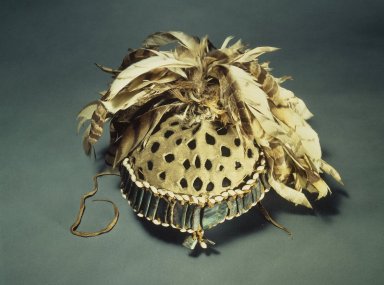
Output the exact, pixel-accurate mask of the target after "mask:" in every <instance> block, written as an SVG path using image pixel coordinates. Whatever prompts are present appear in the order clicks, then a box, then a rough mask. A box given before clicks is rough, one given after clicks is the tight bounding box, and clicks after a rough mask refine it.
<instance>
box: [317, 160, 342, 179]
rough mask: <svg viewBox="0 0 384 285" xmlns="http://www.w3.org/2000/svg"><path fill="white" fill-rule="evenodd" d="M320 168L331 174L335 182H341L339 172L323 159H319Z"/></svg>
mask: <svg viewBox="0 0 384 285" xmlns="http://www.w3.org/2000/svg"><path fill="white" fill-rule="evenodd" d="M321 169H322V170H324V172H325V173H327V174H329V175H331V176H332V177H333V178H334V179H335V180H336V181H337V182H339V183H341V184H343V181H342V180H341V177H340V174H339V172H337V170H336V169H335V168H333V167H332V166H331V165H329V164H328V163H326V162H325V161H324V160H321Z"/></svg>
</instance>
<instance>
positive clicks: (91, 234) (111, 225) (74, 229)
mask: <svg viewBox="0 0 384 285" xmlns="http://www.w3.org/2000/svg"><path fill="white" fill-rule="evenodd" d="M106 175H114V176H120V175H119V174H118V173H116V172H112V171H104V172H101V173H98V174H96V175H95V176H93V189H92V191H90V192H88V193H86V194H84V196H83V197H82V198H81V200H80V211H79V213H78V214H77V217H76V221H75V222H74V223H73V225H72V226H71V233H72V234H74V235H76V236H79V237H95V236H98V235H101V234H104V233H107V232H109V231H111V230H112V229H113V228H114V226H115V225H116V223H117V221H118V219H119V209H118V208H117V207H116V205H115V203H113V202H112V201H109V200H93V201H92V202H98V201H103V202H108V203H111V204H112V206H113V210H114V214H115V216H114V218H113V219H112V221H111V222H110V223H109V224H108V225H107V226H106V227H105V228H103V229H102V230H100V231H96V232H82V231H78V230H77V228H78V227H79V226H80V223H81V219H82V218H83V215H84V211H85V200H87V199H88V198H90V197H93V196H94V195H95V194H96V193H97V190H98V189H99V187H98V183H97V178H99V177H101V176H106Z"/></svg>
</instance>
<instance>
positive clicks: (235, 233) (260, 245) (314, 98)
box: [0, 0, 384, 285]
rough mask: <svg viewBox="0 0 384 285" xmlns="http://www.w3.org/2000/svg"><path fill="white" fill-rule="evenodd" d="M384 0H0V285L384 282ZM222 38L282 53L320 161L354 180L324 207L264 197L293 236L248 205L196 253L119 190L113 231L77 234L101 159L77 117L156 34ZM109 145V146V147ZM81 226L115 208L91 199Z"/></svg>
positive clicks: (111, 191) (108, 185)
mask: <svg viewBox="0 0 384 285" xmlns="http://www.w3.org/2000/svg"><path fill="white" fill-rule="evenodd" d="M383 11H384V5H383V1H337V0H329V1H324V0H323V1H318V0H317V1H310V0H305V1H304V0H302V1H271V0H269V1H243V0H238V1H205V2H204V1H180V0H178V1H176V0H175V1H141V2H139V1H122V0H120V1H101V0H93V1H1V8H0V21H1V25H0V35H1V44H0V60H1V61H0V62H1V68H0V88H1V89H0V90H1V91H0V96H1V103H0V118H1V120H0V126H1V141H0V144H1V148H0V149H1V152H0V153H1V155H0V159H1V165H2V166H1V169H0V191H1V197H0V207H1V208H0V211H1V212H0V225H1V228H0V234H1V236H0V237H1V239H0V242H1V251H0V262H1V264H0V283H1V284H196V283H202V284H313V285H314V284H384V283H383V282H384V273H383V269H384V263H383V262H384V255H383V252H384V240H383V234H384V228H383V218H384V215H383V214H384V207H383V198H384V189H383V183H384V171H383V170H384V167H383V160H384V147H383V136H384V135H383V134H384V127H383V123H384V119H383V103H384V100H383V95H384V94H383V91H382V88H383V87H382V84H383V71H384V70H383V67H384V60H383V59H384V58H383V53H384V37H383V36H384V20H383V19H384V17H383V16H382V13H383ZM159 30H162V31H167V30H182V31H185V32H188V33H190V34H194V35H197V36H203V35H205V34H208V35H209V36H210V38H211V40H212V41H213V42H214V43H216V45H219V44H221V42H222V41H223V40H224V38H225V37H226V36H227V35H234V36H236V37H238V38H242V39H243V40H244V41H245V42H247V43H249V44H250V46H256V45H272V46H277V47H281V48H282V50H281V51H278V52H276V53H274V54H270V55H266V56H264V57H263V59H265V60H270V61H271V62H272V67H274V68H275V70H274V74H275V75H276V76H281V75H287V74H289V75H292V76H293V77H294V79H295V80H293V81H290V82H287V83H286V84H285V86H287V87H288V88H290V89H292V90H293V91H294V92H295V93H296V95H297V96H299V97H301V98H303V99H304V101H305V102H306V103H307V105H308V106H309V108H310V110H311V111H312V112H313V113H314V114H315V117H314V118H313V119H311V124H312V125H313V127H314V128H315V129H316V130H317V131H318V133H319V136H320V138H321V143H322V146H323V150H324V158H325V159H326V160H327V161H328V162H329V163H331V164H332V165H334V166H335V167H336V168H337V169H338V170H340V172H341V174H342V176H343V180H344V181H345V186H344V187H340V186H339V185H337V184H335V183H334V182H333V181H331V180H330V179H329V182H330V184H331V186H332V189H333V194H332V196H331V197H329V198H328V199H325V200H322V201H318V202H315V211H313V212H312V211H308V210H305V209H302V208H299V207H294V206H290V205H289V204H288V203H286V202H284V201H282V200H281V199H279V198H278V197H276V196H275V195H273V194H272V193H271V195H268V196H267V197H266V199H265V200H266V201H265V204H266V206H267V208H268V209H270V211H271V214H272V215H273V216H274V217H275V218H276V219H277V220H278V221H279V222H280V223H282V224H284V225H285V226H287V227H288V228H289V229H290V230H291V231H292V232H293V234H294V236H293V239H290V238H289V237H288V236H287V235H286V234H285V233H284V232H282V231H279V230H278V229H276V228H274V227H273V226H271V225H269V224H267V223H265V222H264V220H263V219H262V217H261V216H260V214H258V213H257V211H256V210H255V211H251V212H250V213H248V214H247V215H244V216H242V217H240V218H238V219H236V220H232V221H230V222H227V223H225V224H223V225H221V226H219V227H217V228H216V229H215V230H213V231H211V232H208V234H207V235H208V237H209V238H211V239H212V240H214V241H216V242H217V246H216V247H215V250H211V251H209V252H207V253H196V254H194V255H192V256H190V255H189V254H188V250H186V249H185V248H183V247H182V246H180V245H179V243H180V242H181V241H182V238H183V236H182V235H180V234H179V233H176V232H174V231H168V229H166V230H164V229H162V228H160V227H155V226H152V224H149V223H147V222H144V221H142V220H139V219H137V218H136V217H135V216H134V214H133V212H132V210H131V208H130V207H128V206H127V204H126V202H125V200H123V199H122V198H121V195H120V192H119V190H118V187H117V186H118V179H117V178H105V179H103V180H102V182H101V184H100V185H101V191H100V193H98V197H99V198H108V199H111V200H113V201H114V202H115V203H117V205H118V207H119V209H120V214H121V218H120V221H119V223H118V225H117V226H116V228H115V229H114V230H113V231H112V232H111V233H109V234H107V235H103V236H100V237H98V238H92V239H83V238H78V237H75V236H72V235H71V234H70V232H69V226H70V225H71V223H72V222H73V221H74V218H75V215H76V213H77V211H78V206H79V198H80V196H81V195H82V194H83V193H84V192H86V191H88V190H90V189H91V177H92V176H93V175H94V174H95V173H96V172H97V171H98V168H99V162H96V163H95V162H94V161H92V160H90V159H88V158H87V157H86V156H85V155H83V153H82V149H81V139H80V137H78V136H76V133H75V126H76V120H75V118H76V115H77V112H78V111H79V110H80V108H81V107H82V106H83V105H85V104H86V103H87V102H89V101H91V100H94V99H95V98H96V97H97V94H96V93H97V92H98V91H101V90H103V89H105V88H106V86H107V84H108V82H109V80H110V79H109V77H108V75H106V74H104V73H102V72H101V71H99V70H98V69H97V68H96V67H95V66H94V65H93V63H94V62H98V63H101V64H104V65H107V66H112V67H116V66H118V64H119V63H120V61H121V59H122V57H123V56H124V55H125V52H126V50H127V48H128V47H133V48H135V47H138V46H139V45H140V43H141V41H142V40H143V39H144V37H145V36H147V35H148V34H150V33H152V32H155V31H159ZM102 145H103V143H101V144H100V145H99V146H98V150H100V149H102ZM88 205H89V207H88V208H87V210H88V212H86V217H85V218H84V224H83V227H82V228H83V229H85V230H96V229H99V228H100V227H102V226H104V225H105V224H106V223H107V222H108V221H109V220H110V219H111V218H112V210H111V208H110V205H109V204H103V203H89V204H88Z"/></svg>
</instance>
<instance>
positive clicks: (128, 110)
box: [79, 32, 341, 207]
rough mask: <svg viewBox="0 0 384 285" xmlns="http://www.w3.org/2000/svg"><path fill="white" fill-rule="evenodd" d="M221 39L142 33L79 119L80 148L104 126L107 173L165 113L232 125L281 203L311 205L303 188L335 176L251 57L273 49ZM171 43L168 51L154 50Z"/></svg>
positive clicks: (296, 107) (309, 132)
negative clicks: (259, 160)
mask: <svg viewBox="0 0 384 285" xmlns="http://www.w3.org/2000/svg"><path fill="white" fill-rule="evenodd" d="M231 40H232V37H228V38H226V39H225V41H224V42H223V44H222V45H221V47H220V48H216V47H215V46H214V45H213V44H212V43H211V42H210V41H209V40H208V38H207V37H204V38H202V39H199V38H196V37H192V36H189V35H186V34H184V33H182V32H159V33H155V34H152V35H150V36H149V37H148V38H147V39H146V40H145V41H144V43H143V46H142V48H139V49H135V50H130V52H129V54H128V55H127V56H126V57H125V58H124V60H123V62H122V64H121V66H120V67H119V68H118V69H116V70H114V69H110V68H106V67H102V66H99V67H100V68H101V69H102V70H104V71H106V72H108V73H110V74H112V76H113V78H114V81H113V82H112V84H111V86H110V88H109V89H108V90H107V91H106V92H103V94H102V97H101V99H100V100H98V101H95V102H92V103H91V104H89V105H88V106H86V107H85V108H84V109H83V110H82V111H81V112H80V114H79V120H80V121H79V129H80V128H81V126H82V125H83V124H84V123H85V122H86V121H88V120H90V121H91V122H90V124H89V126H88V128H87V129H86V131H85V134H84V139H83V146H84V149H85V152H86V153H88V154H89V153H90V152H91V149H92V147H93V145H94V144H95V143H96V142H97V140H98V139H99V138H100V136H101V134H102V132H103V127H104V124H105V123H106V122H107V121H110V137H111V142H110V147H109V150H108V154H107V158H106V161H107V162H109V163H110V164H111V165H113V166H114V167H115V166H117V165H119V163H120V162H121V161H122V159H123V158H124V157H126V156H127V155H128V154H129V153H130V152H131V151H133V150H134V149H135V148H136V147H137V146H139V145H140V143H142V142H143V141H145V139H146V138H147V137H148V136H149V135H150V134H151V133H152V131H153V130H154V128H155V127H156V126H157V125H158V124H159V123H160V122H161V119H162V118H163V117H164V116H165V115H167V114H175V115H177V116H180V117H181V118H183V119H184V121H185V123H186V124H187V125H188V124H189V125H191V124H193V123H195V122H198V121H201V120H206V121H218V122H221V123H222V124H224V125H228V124H229V125H233V126H234V127H235V128H236V130H237V132H238V135H239V137H240V138H241V140H242V143H243V145H244V146H246V145H247V144H249V143H252V142H253V141H254V140H255V141H256V142H257V145H258V147H259V148H260V149H262V150H263V152H264V153H265V155H266V158H267V174H268V183H269V184H270V185H271V186H272V188H273V189H274V190H275V191H276V192H277V193H278V194H279V195H280V196H281V197H283V198H285V199H286V200H288V201H290V202H292V203H294V204H296V205H298V204H300V205H304V206H306V207H311V204H310V203H309V201H308V199H307V198H306V196H305V195H304V194H303V192H302V191H303V189H306V190H307V191H309V192H311V193H317V194H318V198H321V197H324V196H325V195H327V193H328V192H329V187H328V186H327V184H326V183H325V182H324V180H323V179H322V178H321V177H320V173H321V172H326V173H328V174H330V175H331V176H333V177H334V178H335V179H336V180H337V181H339V182H341V178H340V175H339V174H338V173H337V171H336V170H335V169H334V168H333V167H331V166H330V165H329V164H327V163H326V162H325V161H324V160H322V159H321V149H320V144H319V138H318V136H317V134H316V132H315V131H314V130H313V129H312V128H311V127H310V125H309V124H308V123H307V122H306V120H307V119H309V118H310V117H311V116H312V114H311V113H310V111H309V110H308V109H307V107H306V105H305V104H304V102H303V101H302V100H301V99H299V98H298V97H296V96H295V95H294V94H293V93H292V92H291V91H289V90H287V89H285V88H283V87H281V83H283V82H284V81H285V80H286V79H288V77H283V78H275V77H273V75H272V74H271V73H270V68H269V67H268V63H260V62H259V57H260V56H261V55H262V54H264V53H267V52H272V51H275V50H277V49H276V48H273V47H257V48H253V49H249V48H247V47H246V46H245V45H244V44H243V43H242V42H241V41H240V40H239V41H237V42H235V43H233V44H230V42H231ZM172 43H173V44H176V45H175V48H174V49H173V50H170V51H163V50H160V48H161V47H163V46H165V45H168V44H172Z"/></svg>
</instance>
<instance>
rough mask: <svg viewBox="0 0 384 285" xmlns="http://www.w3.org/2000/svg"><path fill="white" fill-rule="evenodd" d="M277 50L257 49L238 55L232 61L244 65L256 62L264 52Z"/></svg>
mask: <svg viewBox="0 0 384 285" xmlns="http://www.w3.org/2000/svg"><path fill="white" fill-rule="evenodd" d="M277 50H279V48H275V47H257V48H254V49H251V50H248V51H246V52H245V53H243V54H241V55H239V56H238V57H237V58H235V59H234V62H238V63H244V62H250V61H254V60H256V59H257V58H258V57H259V56H260V55H262V54H264V53H266V52H273V51H277Z"/></svg>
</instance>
